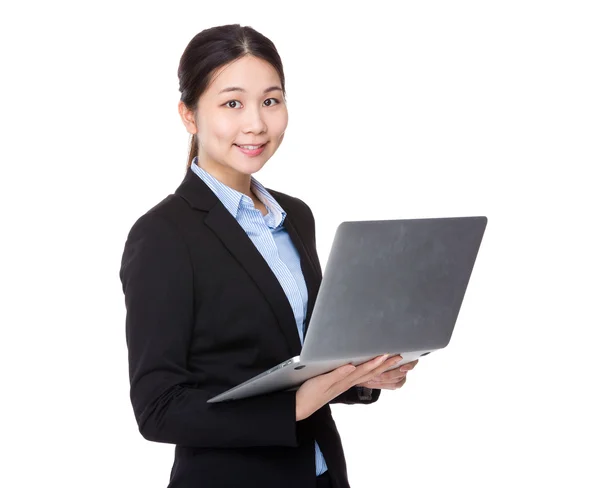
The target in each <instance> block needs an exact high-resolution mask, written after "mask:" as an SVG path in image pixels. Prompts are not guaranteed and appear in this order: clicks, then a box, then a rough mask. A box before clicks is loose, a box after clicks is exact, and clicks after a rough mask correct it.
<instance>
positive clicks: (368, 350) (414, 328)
mask: <svg viewBox="0 0 600 488" xmlns="http://www.w3.org/2000/svg"><path fill="white" fill-rule="evenodd" d="M486 225H487V218H486V217H449V218H431V219H410V220H375V221H373V220H371V221H355V222H342V223H341V224H340V225H339V226H338V228H337V231H336V233H335V236H334V240H333V244H332V247H331V253H330V256H329V259H328V261H327V266H326V269H325V272H324V274H323V281H322V282H321V286H320V288H319V293H318V295H317V299H316V302H315V306H314V310H313V314H312V317H311V320H310V326H309V327H308V330H307V332H306V338H305V341H304V345H303V347H302V351H301V353H300V356H296V357H294V358H291V359H289V360H287V361H284V362H283V363H281V364H278V365H277V366H275V367H273V368H271V369H269V370H268V371H265V372H264V373H261V374H260V375H257V376H255V377H253V378H251V379H249V380H248V381H245V382H244V383H242V384H240V385H238V386H236V387H234V388H231V389H230V390H228V391H226V392H224V393H221V394H219V395H217V396H215V397H213V398H211V399H210V400H208V403H215V402H221V401H225V400H235V399H238V398H246V397H251V396H255V395H261V394H264V393H269V392H272V391H278V390H294V389H298V388H299V387H300V386H301V385H302V383H303V382H305V381H306V380H308V379H310V378H312V377H314V376H317V375H320V374H324V373H327V372H329V371H332V370H334V369H335V368H338V367H339V366H342V365H344V364H349V363H352V364H354V365H359V364H361V363H364V362H365V361H368V360H370V359H372V358H374V357H376V356H379V355H381V354H385V353H390V354H391V355H396V354H400V355H402V357H403V361H402V362H401V363H400V364H399V365H397V366H394V367H400V366H401V365H402V364H405V363H408V362H410V361H414V360H415V359H418V358H420V357H421V356H424V355H426V354H429V353H430V352H432V351H436V350H438V349H441V348H444V347H446V346H447V345H448V343H449V342H450V337H451V335H452V331H453V330H454V325H455V323H456V319H457V317H458V313H459V311H460V307H461V304H462V301H463V298H464V295H465V291H466V289H467V284H468V282H469V278H470V276H471V271H472V270H473V266H474V264H475V259H476V257H477V253H478V251H479V246H480V244H481V240H482V238H483V233H484V231H485V228H486ZM390 369H391V368H390Z"/></svg>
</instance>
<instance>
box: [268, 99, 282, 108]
mask: <svg viewBox="0 0 600 488" xmlns="http://www.w3.org/2000/svg"><path fill="white" fill-rule="evenodd" d="M269 100H275V105H277V104H278V103H279V100H277V99H276V98H267V99H266V100H265V103H266V102H268V101H269ZM271 105H273V103H268V104H267V107H270V106H271Z"/></svg>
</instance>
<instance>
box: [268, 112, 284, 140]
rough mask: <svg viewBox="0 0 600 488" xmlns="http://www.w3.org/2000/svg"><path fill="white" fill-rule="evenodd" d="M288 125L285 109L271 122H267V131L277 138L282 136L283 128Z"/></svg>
mask: <svg viewBox="0 0 600 488" xmlns="http://www.w3.org/2000/svg"><path fill="white" fill-rule="evenodd" d="M287 125H288V115H287V111H286V112H285V113H283V114H280V115H278V116H277V117H274V118H273V120H272V121H271V123H270V124H269V132H271V134H273V135H274V136H276V137H277V138H279V137H282V135H283V133H284V132H285V129H286V128H287Z"/></svg>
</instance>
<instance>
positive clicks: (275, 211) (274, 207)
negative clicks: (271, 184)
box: [190, 157, 287, 228]
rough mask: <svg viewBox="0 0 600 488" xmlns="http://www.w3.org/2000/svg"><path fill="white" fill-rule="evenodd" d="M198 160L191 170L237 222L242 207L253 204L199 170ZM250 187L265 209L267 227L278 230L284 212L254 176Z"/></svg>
mask: <svg viewBox="0 0 600 488" xmlns="http://www.w3.org/2000/svg"><path fill="white" fill-rule="evenodd" d="M197 161H198V158H197V157H195V158H194V159H193V161H192V164H191V166H190V167H191V169H192V171H193V172H194V173H196V175H198V177H200V179H202V181H204V183H206V185H207V186H208V187H209V188H210V189H211V190H212V192H213V193H214V194H215V195H216V196H217V198H218V199H219V200H221V202H222V203H223V205H224V206H225V208H226V209H227V211H228V212H229V213H230V214H231V215H233V217H234V218H235V219H236V220H239V218H238V215H239V211H240V209H241V208H242V207H248V208H253V207H254V202H252V199H251V198H250V197H249V196H248V195H244V194H243V193H241V192H239V191H237V190H234V189H233V188H231V187H229V186H227V185H226V184H225V183H222V182H221V181H219V180H217V179H216V178H215V177H214V176H213V175H211V174H210V173H209V172H208V171H206V170H205V169H203V168H201V167H200V166H198V164H197ZM250 187H251V188H252V189H253V190H254V193H255V195H256V196H257V198H258V199H259V200H260V201H261V202H262V203H263V204H264V205H265V207H267V210H268V211H269V214H268V215H267V216H265V219H266V221H267V224H268V225H269V227H272V228H278V227H280V226H281V225H282V224H283V221H284V220H285V217H286V215H287V214H286V212H285V210H283V208H282V207H281V205H279V203H277V200H275V198H273V196H272V195H271V194H270V193H269V192H268V191H267V189H266V188H265V187H264V186H263V185H262V184H261V183H260V182H259V181H258V180H257V179H256V178H254V176H251V177H250Z"/></svg>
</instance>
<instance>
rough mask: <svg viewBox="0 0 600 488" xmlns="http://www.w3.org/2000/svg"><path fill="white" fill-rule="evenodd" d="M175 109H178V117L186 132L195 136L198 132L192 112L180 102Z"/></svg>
mask: <svg viewBox="0 0 600 488" xmlns="http://www.w3.org/2000/svg"><path fill="white" fill-rule="evenodd" d="M177 108H178V109H179V116H180V117H181V121H182V122H183V125H185V128H186V130H187V131H188V132H189V133H190V134H196V133H197V132H198V126H197V125H196V119H195V117H194V112H193V111H192V110H190V109H189V108H187V106H186V105H185V103H183V102H182V101H179V104H178V105H177Z"/></svg>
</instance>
